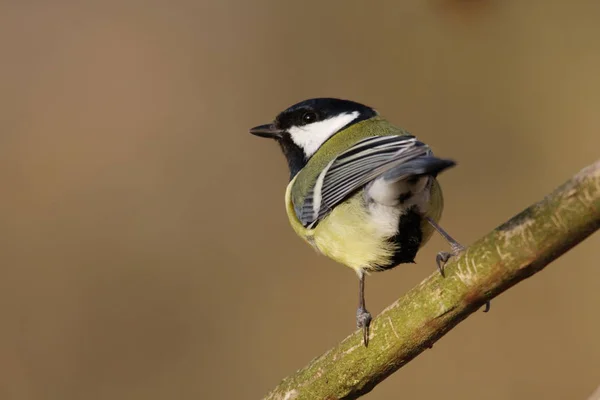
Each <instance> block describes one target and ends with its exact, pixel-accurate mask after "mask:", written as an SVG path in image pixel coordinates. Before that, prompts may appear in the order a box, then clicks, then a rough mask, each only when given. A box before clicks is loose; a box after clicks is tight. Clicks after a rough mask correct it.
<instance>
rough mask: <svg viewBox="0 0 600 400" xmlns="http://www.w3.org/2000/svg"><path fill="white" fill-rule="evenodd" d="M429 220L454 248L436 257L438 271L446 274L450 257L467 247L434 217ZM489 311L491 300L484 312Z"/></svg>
mask: <svg viewBox="0 0 600 400" xmlns="http://www.w3.org/2000/svg"><path fill="white" fill-rule="evenodd" d="M427 221H428V222H429V223H430V224H431V226H433V228H434V229H435V230H436V231H438V233H439V234H440V235H442V237H443V238H444V239H446V241H447V242H448V244H449V245H450V249H451V250H452V251H451V252H450V253H448V252H446V251H440V252H439V253H438V254H437V256H436V257H435V263H436V264H437V267H438V271H440V274H441V275H442V276H444V266H445V265H446V263H447V262H448V260H449V259H450V257H452V256H457V255H459V254H460V253H461V252H462V251H463V250H464V249H465V247H464V246H463V245H462V244H460V243H458V242H457V241H456V240H454V238H453V237H452V236H450V235H449V234H448V232H446V231H445V230H444V229H443V228H442V227H441V226H439V225H438V224H437V223H436V222H435V221H434V220H433V219H431V218H429V217H427ZM488 311H490V302H489V301H487V302H486V303H485V309H484V310H483V312H488Z"/></svg>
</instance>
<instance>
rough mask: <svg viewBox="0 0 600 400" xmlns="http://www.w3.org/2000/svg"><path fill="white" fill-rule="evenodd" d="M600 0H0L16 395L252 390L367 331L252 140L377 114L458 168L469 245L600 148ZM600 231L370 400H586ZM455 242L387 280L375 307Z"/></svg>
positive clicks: (340, 273) (593, 370)
mask: <svg viewBox="0 0 600 400" xmlns="http://www.w3.org/2000/svg"><path fill="white" fill-rule="evenodd" d="M599 18H600V2H595V1H573V2H567V1H564V0H551V1H538V2H533V1H530V2H525V1H520V0H511V1H494V0H487V1H486V0H481V1H452V0H427V1H426V0H411V1H405V2H395V1H385V2H350V1H339V2H321V1H302V2H281V1H275V0H270V1H253V2H246V1H241V0H238V1H220V2H217V1H214V2H205V1H201V0H200V1H199V0H189V1H188V0H178V1H144V2H143V1H139V0H138V1H136V0H125V1H119V2H103V1H95V2H77V1H52V2H50V1H41V0H38V1H33V0H32V1H21V2H16V1H13V2H10V1H3V2H2V3H0V51H1V54H0V72H1V73H0V182H1V183H2V188H3V190H2V198H1V200H0V222H1V229H0V265H1V268H2V269H1V275H2V277H1V279H0V307H1V308H0V311H1V315H2V325H1V329H0V354H1V360H2V361H1V364H0V365H1V368H2V371H0V398H1V399H11V400H12V399H68V400H70V399H89V400H94V399H111V400H113V399H233V398H242V399H246V398H247V399H252V398H260V397H261V396H262V395H264V394H266V392H267V391H269V390H270V389H271V388H272V387H274V386H275V385H276V384H277V383H278V382H279V380H280V379H281V378H283V377H284V376H286V375H288V374H289V373H292V372H293V371H294V370H296V369H297V368H300V367H302V366H304V365H305V364H306V363H307V362H308V361H309V360H310V359H311V358H312V357H314V356H317V355H319V354H321V353H322V352H323V351H325V350H326V349H328V348H329V347H331V346H332V345H334V344H335V343H336V342H337V341H338V340H340V339H342V338H343V337H345V336H346V335H347V334H349V333H350V332H351V331H352V330H353V329H354V324H355V320H354V312H355V306H356V302H357V299H356V296H357V293H356V288H357V280H356V277H355V276H354V274H353V272H352V271H350V270H349V269H346V268H344V267H342V266H339V265H336V264H335V263H333V262H332V261H329V260H328V259H326V258H324V257H320V256H317V254H316V253H315V252H314V251H313V250H311V249H310V248H309V247H308V246H306V245H305V244H304V243H302V242H301V241H300V240H299V239H297V238H296V237H295V236H294V234H293V232H292V230H291V229H290V228H289V227H288V222H287V220H286V217H285V212H284V209H283V202H282V201H283V193H284V188H285V185H286V183H287V177H288V172H287V170H286V165H285V162H284V160H283V156H282V155H281V154H280V153H279V150H278V148H277V146H276V145H275V144H274V143H271V142H268V141H264V140H260V139H257V138H255V137H253V136H251V135H249V134H248V133H247V131H248V128H250V127H252V126H254V125H257V124H260V123H266V122H269V121H270V120H271V119H272V118H273V117H274V116H275V114H277V113H278V112H279V111H281V110H282V109H284V108H286V107H287V106H289V105H291V104H293V103H295V102H297V101H300V100H303V99H305V98H308V97H317V96H336V97H343V98H350V99H354V100H357V101H361V102H364V103H366V104H369V105H372V106H374V107H376V108H378V110H379V111H380V112H381V113H382V114H383V115H385V116H387V117H388V119H390V120H392V121H394V122H396V123H397V124H399V125H401V126H403V127H405V128H406V129H408V130H410V131H412V132H413V133H415V134H417V135H418V136H419V138H421V139H422V140H424V141H426V142H427V143H429V144H430V145H431V146H432V147H433V149H434V151H436V153H437V154H439V155H441V156H447V157H452V158H454V159H456V160H458V161H459V166H458V167H457V168H454V169H453V170H451V171H449V172H447V173H446V174H444V175H443V177H442V179H441V180H442V184H443V185H444V187H445V194H446V212H445V216H444V219H443V223H444V226H445V227H446V229H448V230H449V231H450V232H451V233H453V234H454V235H455V236H456V237H457V238H459V239H460V240H461V241H462V242H464V243H467V244H468V243H470V242H472V241H474V240H475V239H477V238H478V237H479V236H481V235H482V234H484V233H485V232H487V231H488V230H490V229H492V228H494V227H495V226H497V225H498V224H500V223H501V222H503V221H504V220H505V219H507V218H508V217H510V216H512V215H513V214H515V213H517V212H518V211H519V210H521V209H522V208H523V207H525V206H527V205H529V204H530V203H532V202H534V201H536V200H538V199H540V198H541V197H542V196H544V194H546V193H547V192H549V191H550V190H552V189H553V188H554V187H555V186H557V185H558V184H560V183H562V182H563V181H564V180H565V179H567V178H568V177H570V176H571V175H572V174H574V173H575V172H577V171H578V170H579V169H580V168H582V167H584V166H585V165H587V164H590V163H591V162H593V161H595V160H596V159H597V158H598V156H599V155H600V151H599V150H600V134H599V133H598V121H599V118H600V117H599V113H598V104H600V74H599V71H600V24H599V23H598V21H599ZM599 239H600V236H598V234H596V235H595V236H592V237H591V238H590V239H588V240H587V241H586V242H584V243H583V244H581V245H580V246H578V247H577V248H575V249H574V250H572V251H571V252H570V253H568V254H567V255H565V256H564V257H562V258H561V259H560V260H559V261H558V262H556V263H555V264H554V265H552V266H550V267H549V268H548V269H547V270H546V271H544V272H543V273H541V274H539V275H536V276H535V277H534V278H533V279H530V280H528V281H525V282H523V283H522V284H520V285H518V286H517V287H515V288H513V289H511V290H510V291H508V292H507V293H505V294H503V295H502V296H500V297H499V298H498V299H496V300H495V301H493V303H492V312H491V313H490V314H483V313H479V314H475V315H474V316H473V317H472V318H470V319H468V320H467V321H466V322H464V323H463V324H461V325H460V326H459V327H458V328H457V329H455V330H453V331H452V332H450V333H449V334H448V335H447V336H446V337H444V338H443V339H442V340H441V341H440V342H439V343H438V344H436V346H435V347H434V348H433V349H432V350H430V351H427V352H426V353H424V354H423V355H422V356H420V357H418V358H417V359H416V360H414V361H413V362H411V363H410V364H409V365H407V366H406V367H405V368H403V369H402V370H400V371H399V372H398V373H396V374H394V375H393V376H392V377H390V378H389V379H388V380H386V381H385V382H384V383H383V384H381V385H380V386H379V387H377V388H376V389H375V390H374V391H373V392H372V393H371V394H370V395H369V396H368V398H370V399H396V398H414V399H433V398H438V397H439V396H445V397H450V398H461V399H482V398H485V399H527V400H531V399H542V398H543V399H567V398H569V399H584V398H585V397H586V396H587V395H588V394H589V393H591V392H592V391H593V389H594V388H595V387H596V386H597V385H598V384H600V344H598V338H600V316H599V313H598V305H599V303H600V291H599V290H598V280H599V279H600V268H599V267H600V265H599V262H598V254H597V251H598V248H599V246H600V240H599ZM445 248H446V247H445V244H444V243H443V241H442V240H441V239H440V238H438V237H434V239H432V241H431V242H430V243H429V244H428V245H427V246H426V248H425V249H424V250H423V251H422V252H421V253H420V254H419V256H418V258H417V262H418V264H416V265H407V266H403V267H401V268H397V269H395V270H393V271H389V272H386V273H384V274H377V275H374V276H372V277H371V278H369V279H368V281H367V301H368V305H369V309H370V310H371V311H372V312H374V313H378V312H379V311H380V310H381V309H382V308H384V307H385V306H386V305H387V304H389V303H390V302H392V301H393V300H394V299H396V298H397V297H398V296H399V295H401V294H402V293H404V292H405V291H406V290H408V289H409V288H410V287H412V286H414V285H415V284H417V283H418V282H420V281H421V280H422V279H423V278H425V277H426V276H427V275H428V274H430V273H432V272H433V271H434V270H435V265H434V258H435V253H436V252H437V251H439V250H441V249H445Z"/></svg>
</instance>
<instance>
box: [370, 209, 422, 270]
mask: <svg viewBox="0 0 600 400" xmlns="http://www.w3.org/2000/svg"><path fill="white" fill-rule="evenodd" d="M421 222H422V217H421V214H420V213H419V212H418V211H417V206H413V207H411V208H410V209H408V211H407V212H406V213H404V214H403V215H401V216H400V219H399V221H398V233H397V234H396V235H394V236H392V237H391V238H389V239H388V240H389V241H390V242H392V243H394V244H395V245H396V246H397V250H396V252H395V253H394V255H393V257H392V258H391V259H390V260H389V263H387V264H386V265H378V267H379V268H381V269H384V270H386V269H391V268H394V267H395V266H397V265H398V264H406V263H414V262H415V256H416V255H417V251H419V248H420V246H421V241H422V240H423V232H422V231H421Z"/></svg>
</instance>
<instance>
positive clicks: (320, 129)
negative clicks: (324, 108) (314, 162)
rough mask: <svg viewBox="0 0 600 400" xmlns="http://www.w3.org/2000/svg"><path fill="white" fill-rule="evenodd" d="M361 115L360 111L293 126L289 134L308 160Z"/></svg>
mask: <svg viewBox="0 0 600 400" xmlns="http://www.w3.org/2000/svg"><path fill="white" fill-rule="evenodd" d="M359 114H360V113H359V112H358V111H354V112H352V113H349V114H348V113H344V114H340V115H336V116H335V117H333V118H329V119H326V120H323V121H319V122H313V123H312V124H308V125H304V126H293V127H291V128H290V129H289V130H288V132H289V133H290V136H291V138H292V141H293V142H294V143H296V144H297V145H298V146H300V148H301V149H302V150H304V154H305V155H306V158H309V157H310V156H312V155H313V154H315V151H317V150H318V149H319V147H321V145H322V144H323V143H325V141H326V140H327V139H329V138H330V137H331V136H333V135H334V134H335V133H336V132H337V131H339V130H340V129H342V128H343V127H344V126H346V125H348V124H349V123H350V122H352V121H354V120H355V119H356V118H358V116H359Z"/></svg>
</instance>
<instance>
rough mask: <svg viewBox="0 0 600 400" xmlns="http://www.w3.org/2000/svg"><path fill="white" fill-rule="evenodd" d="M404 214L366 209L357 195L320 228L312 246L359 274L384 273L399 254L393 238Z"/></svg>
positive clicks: (388, 209)
mask: <svg viewBox="0 0 600 400" xmlns="http://www.w3.org/2000/svg"><path fill="white" fill-rule="evenodd" d="M365 207H368V208H369V212H368V213H367V212H365ZM403 211H404V210H402V209H401V208H399V207H388V206H382V205H376V204H373V205H365V204H364V199H363V196H362V195H361V194H358V195H355V196H354V197H352V198H351V199H349V200H348V201H346V202H344V203H342V204H340V205H338V206H337V207H336V208H335V209H334V210H333V211H332V212H331V213H330V214H329V215H328V216H327V217H326V218H325V219H324V220H323V221H321V222H320V223H319V225H317V227H316V228H315V229H314V231H313V234H312V239H311V242H313V244H314V246H315V247H316V248H317V249H318V250H319V251H320V252H321V253H323V254H324V255H326V256H328V257H330V258H332V259H333V260H335V261H338V262H340V263H342V264H344V265H347V266H349V267H351V268H353V269H354V270H356V271H359V270H365V271H374V270H379V269H384V268H386V267H387V266H389V265H390V263H391V262H393V260H394V258H395V255H396V253H397V251H398V245H397V243H396V242H395V241H394V240H393V238H394V237H396V236H397V235H398V229H399V221H400V219H401V218H402V213H403ZM411 261H412V260H411Z"/></svg>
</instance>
